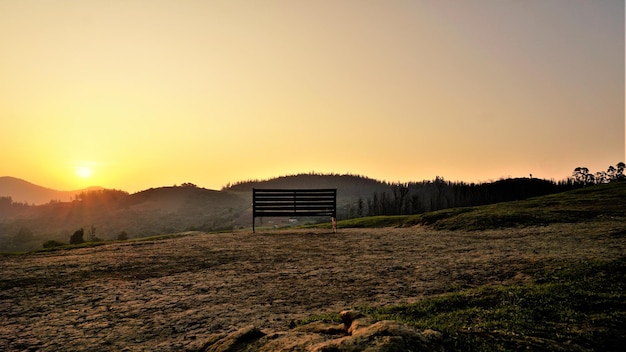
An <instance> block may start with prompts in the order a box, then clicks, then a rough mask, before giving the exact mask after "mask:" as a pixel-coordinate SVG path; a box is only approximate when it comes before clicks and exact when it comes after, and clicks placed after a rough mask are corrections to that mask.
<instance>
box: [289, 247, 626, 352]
mask: <svg viewBox="0 0 626 352" xmlns="http://www.w3.org/2000/svg"><path fill="white" fill-rule="evenodd" d="M527 274H530V275H531V276H532V278H533V282H532V283H529V284H525V285H496V286H493V285H487V286H483V287H479V288H475V289H471V290H463V291H458V292H452V293H448V294H443V295H440V296H436V297H430V298H426V299H423V300H421V301H420V302H417V303H414V304H406V305H398V306H391V307H378V308H375V307H356V309H358V310H360V311H361V312H363V313H365V314H366V315H368V316H370V317H372V318H374V319H376V320H397V321H401V322H405V323H408V324H410V325H413V326H415V327H417V328H420V329H434V330H438V331H440V332H442V333H443V334H444V344H445V348H446V350H448V351H511V350H534V351H580V350H583V351H584V350H598V351H621V350H622V349H623V346H624V344H626V329H625V328H624V326H626V258H621V259H618V260H614V261H593V262H589V261H584V262H575V263H552V264H551V265H550V267H546V268H540V269H534V270H533V271H532V272H529V273H527ZM317 320H320V321H333V322H340V319H339V316H338V315H325V316H318V317H311V318H310V319H307V320H305V321H302V322H300V323H302V324H303V323H308V322H311V321H317Z"/></svg>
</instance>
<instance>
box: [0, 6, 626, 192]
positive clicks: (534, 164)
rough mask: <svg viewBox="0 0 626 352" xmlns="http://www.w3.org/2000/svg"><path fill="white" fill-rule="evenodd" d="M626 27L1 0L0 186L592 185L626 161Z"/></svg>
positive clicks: (556, 16)
mask: <svg viewBox="0 0 626 352" xmlns="http://www.w3.org/2000/svg"><path fill="white" fill-rule="evenodd" d="M625 13H626V12H625V10H624V2H623V1H609V0H606V1H588V0H552V1H541V0H527V1H500V0H494V1H487V0H476V1H467V2H453V1H434V0H433V1H367V0H365V1H363V0H359V1H331V0H328V1H326V0H322V1H309V2H304V1H286V0H285V1H275V0H268V1H174V0H170V1H159V0H113V1H96V0H74V1H68V0H55V1H36V0H20V1H14V0H0V52H1V53H2V54H1V55H0V121H1V125H0V148H1V149H0V150H1V154H0V176H15V177H20V178H23V179H26V180H28V181H30V182H33V183H36V184H39V185H43V186H46V187H50V188H55V189H60V190H70V189H76V188H82V187H85V186H90V185H100V186H104V187H110V188H117V189H123V190H126V191H129V192H136V191H139V190H143V189H146V188H150V187H159V186H169V185H173V184H180V183H183V182H192V183H195V184H197V185H199V186H202V187H207V188H214V189H219V188H220V187H222V186H223V185H225V184H226V183H228V182H234V181H240V180H245V179H252V178H269V177H274V176H280V175H285V174H294V173H299V172H310V171H316V172H334V173H353V174H359V175H365V176H369V177H372V178H376V179H381V180H388V181H421V180H423V179H432V178H434V177H435V176H443V177H444V178H445V179H448V180H463V181H470V182H474V181H485V180H490V179H498V178H501V177H509V176H510V177H525V176H528V175H529V174H530V173H532V174H533V176H535V177H541V178H554V179H563V178H566V177H567V176H569V175H570V174H571V172H572V170H573V169H574V168H575V167H577V166H587V167H588V168H589V169H590V170H591V171H594V172H595V171H600V170H605V169H606V168H607V167H608V166H609V165H615V164H616V163H617V162H619V161H624V159H625V158H624V154H625V146H624V135H625V127H624V107H625V104H624V97H625V95H624V77H625V74H624V17H625ZM78 168H82V172H83V173H84V175H83V176H82V177H81V176H79V175H77V169H78Z"/></svg>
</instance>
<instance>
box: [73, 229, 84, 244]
mask: <svg viewBox="0 0 626 352" xmlns="http://www.w3.org/2000/svg"><path fill="white" fill-rule="evenodd" d="M84 235H85V231H84V230H83V229H82V228H81V229H80V230H76V231H75V232H74V234H73V235H72V237H70V244H81V243H83V242H85V239H84V238H83V236H84Z"/></svg>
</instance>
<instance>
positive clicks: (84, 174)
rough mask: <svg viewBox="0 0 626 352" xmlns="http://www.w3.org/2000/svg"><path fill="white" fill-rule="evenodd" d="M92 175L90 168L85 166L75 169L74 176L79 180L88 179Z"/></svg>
mask: <svg viewBox="0 0 626 352" xmlns="http://www.w3.org/2000/svg"><path fill="white" fill-rule="evenodd" d="M92 174H93V172H92V171H91V168H89V167H87V166H79V167H77V168H76V175H78V176H79V177H80V178H89V177H91V175H92Z"/></svg>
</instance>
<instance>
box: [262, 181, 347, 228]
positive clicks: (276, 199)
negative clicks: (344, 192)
mask: <svg viewBox="0 0 626 352" xmlns="http://www.w3.org/2000/svg"><path fill="white" fill-rule="evenodd" d="M260 216H265V217H278V216H281V217H295V216H330V217H331V218H332V219H333V221H334V219H336V218H337V189H256V188H253V189H252V231H254V219H255V218H257V217H260Z"/></svg>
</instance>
